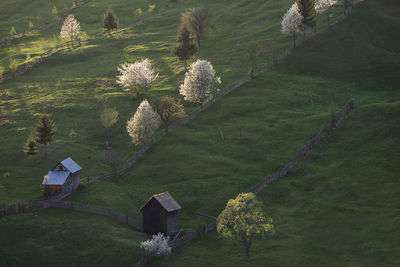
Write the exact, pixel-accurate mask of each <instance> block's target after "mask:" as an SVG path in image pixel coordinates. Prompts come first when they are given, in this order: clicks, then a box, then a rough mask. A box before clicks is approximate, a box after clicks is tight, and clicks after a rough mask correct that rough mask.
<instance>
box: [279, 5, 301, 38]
mask: <svg viewBox="0 0 400 267" xmlns="http://www.w3.org/2000/svg"><path fill="white" fill-rule="evenodd" d="M302 21H303V17H302V16H301V14H300V11H299V7H298V6H297V3H294V4H293V5H292V6H291V7H290V9H289V10H288V11H287V12H286V13H285V15H283V17H282V23H281V32H282V33H284V34H293V46H296V32H297V31H299V30H300V26H301V25H302Z"/></svg>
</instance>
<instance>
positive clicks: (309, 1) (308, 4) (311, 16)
mask: <svg viewBox="0 0 400 267" xmlns="http://www.w3.org/2000/svg"><path fill="white" fill-rule="evenodd" d="M296 3H297V6H298V7H299V11H300V14H301V15H302V16H303V25H304V26H306V27H310V28H314V27H315V26H317V17H316V12H315V7H314V6H315V0H296Z"/></svg>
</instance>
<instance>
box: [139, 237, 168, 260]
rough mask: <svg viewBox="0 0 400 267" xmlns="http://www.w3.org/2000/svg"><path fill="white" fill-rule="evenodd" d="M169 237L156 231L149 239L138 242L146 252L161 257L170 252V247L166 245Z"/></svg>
mask: <svg viewBox="0 0 400 267" xmlns="http://www.w3.org/2000/svg"><path fill="white" fill-rule="evenodd" d="M168 241H169V237H165V236H164V234H162V233H158V234H157V235H153V238H152V239H151V240H147V241H143V242H141V243H140V248H143V249H144V250H145V251H146V253H148V254H150V255H152V256H154V257H162V256H167V255H169V254H171V247H170V246H169V245H168Z"/></svg>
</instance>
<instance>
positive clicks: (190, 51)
mask: <svg viewBox="0 0 400 267" xmlns="http://www.w3.org/2000/svg"><path fill="white" fill-rule="evenodd" d="M197 49H198V48H197V45H196V43H195V42H194V41H193V38H191V37H190V31H189V29H188V27H187V25H186V24H181V25H180V26H179V28H178V36H177V38H176V44H175V46H174V47H173V49H172V52H173V53H174V54H175V55H176V56H177V57H178V58H179V59H180V60H182V61H183V62H184V65H185V71H187V60H188V59H189V58H191V57H192V56H193V55H194V54H196V52H197Z"/></svg>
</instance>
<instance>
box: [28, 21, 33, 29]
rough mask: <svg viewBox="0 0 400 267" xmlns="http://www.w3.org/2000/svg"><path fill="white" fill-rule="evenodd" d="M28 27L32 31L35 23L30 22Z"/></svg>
mask: <svg viewBox="0 0 400 267" xmlns="http://www.w3.org/2000/svg"><path fill="white" fill-rule="evenodd" d="M28 26H29V29H32V28H33V22H32V21H29V23H28Z"/></svg>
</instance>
